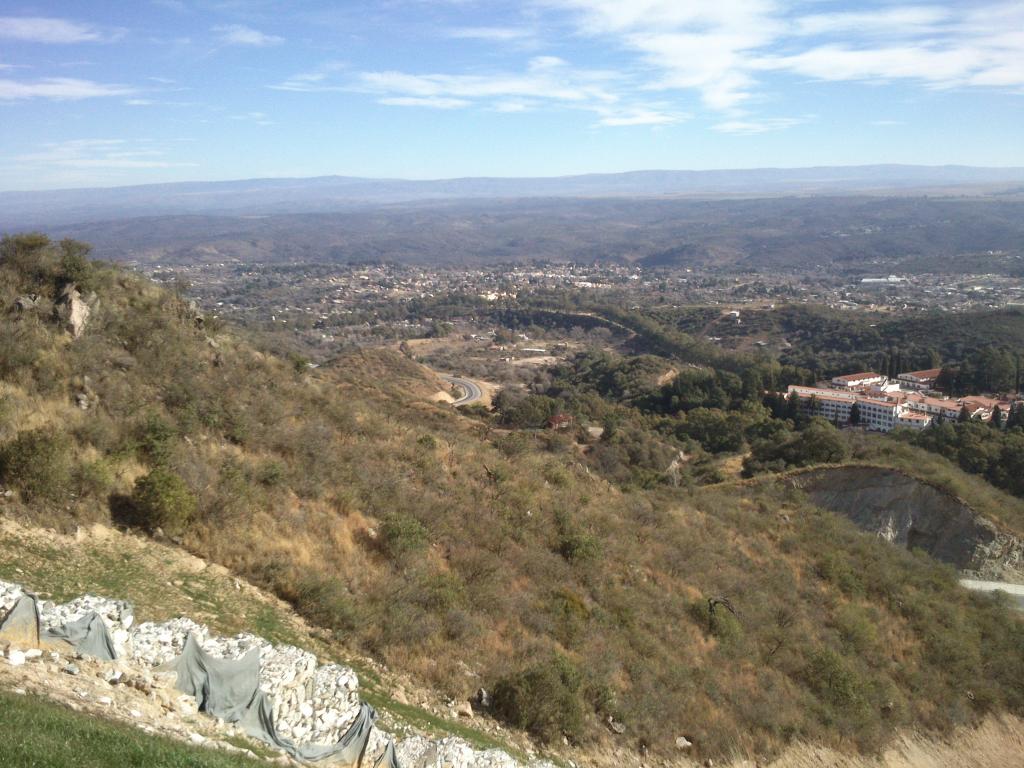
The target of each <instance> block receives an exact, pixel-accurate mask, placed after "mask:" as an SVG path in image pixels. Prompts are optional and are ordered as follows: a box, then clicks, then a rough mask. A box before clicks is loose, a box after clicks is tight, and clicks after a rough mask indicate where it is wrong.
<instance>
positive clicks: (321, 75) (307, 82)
mask: <svg viewBox="0 0 1024 768" xmlns="http://www.w3.org/2000/svg"><path fill="white" fill-rule="evenodd" d="M346 68H347V65H346V64H345V63H344V62H341V61H328V62H326V63H324V64H321V65H320V66H319V67H317V68H316V69H314V70H312V71H310V72H300V73H299V74H297V75H292V76H291V77H289V78H288V79H287V80H285V81H284V82H281V83H275V84H273V85H270V86H268V87H269V88H272V89H273V90H275V91H295V92H298V93H316V92H318V91H341V90H345V89H344V88H342V87H341V86H339V85H338V84H337V83H333V82H331V81H330V76H331V75H332V74H333V73H335V72H339V71H341V70H344V69H346Z"/></svg>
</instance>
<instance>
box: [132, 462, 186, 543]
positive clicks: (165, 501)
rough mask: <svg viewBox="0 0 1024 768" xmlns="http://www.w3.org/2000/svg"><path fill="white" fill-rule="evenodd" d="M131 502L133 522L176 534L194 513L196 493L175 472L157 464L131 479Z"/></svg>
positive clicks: (171, 534)
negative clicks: (133, 486)
mask: <svg viewBox="0 0 1024 768" xmlns="http://www.w3.org/2000/svg"><path fill="white" fill-rule="evenodd" d="M131 506H132V510H133V517H134V521H133V522H134V524H135V525H137V526H139V527H140V528H145V529H146V530H150V531H153V530H156V529H157V528H161V529H163V531H164V533H166V534H167V535H169V536H176V535H179V534H181V533H182V532H183V531H184V530H185V527H186V526H187V525H188V523H189V521H190V520H191V519H192V517H193V515H194V514H195V512H196V497H195V496H194V495H193V494H192V491H191V490H189V487H188V486H187V485H185V482H184V481H183V480H182V479H181V478H180V477H179V476H178V475H176V474H175V473H174V472H172V471H171V470H169V469H167V468H166V467H159V466H158V467H156V468H154V469H153V470H151V471H150V472H149V474H147V475H143V476H142V477H140V478H139V479H138V480H136V481H135V490H134V492H133V493H132V498H131Z"/></svg>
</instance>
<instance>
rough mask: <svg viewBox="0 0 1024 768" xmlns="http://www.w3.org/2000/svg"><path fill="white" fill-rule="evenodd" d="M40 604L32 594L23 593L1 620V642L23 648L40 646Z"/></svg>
mask: <svg viewBox="0 0 1024 768" xmlns="http://www.w3.org/2000/svg"><path fill="white" fill-rule="evenodd" d="M40 634H41V630H40V627H39V605H38V603H37V602H36V599H35V597H33V596H32V595H22V596H21V597H19V598H18V600H17V602H16V603H15V604H14V605H13V606H11V610H9V611H8V612H7V615H6V616H4V619H3V621H0V642H6V643H11V644H12V645H16V646H19V647H21V648H38V647H39V636H40Z"/></svg>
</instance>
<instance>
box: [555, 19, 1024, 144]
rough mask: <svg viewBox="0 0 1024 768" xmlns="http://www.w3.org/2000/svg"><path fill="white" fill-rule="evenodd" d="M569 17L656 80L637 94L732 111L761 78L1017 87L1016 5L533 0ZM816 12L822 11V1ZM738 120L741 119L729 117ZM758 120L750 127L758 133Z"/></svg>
mask: <svg viewBox="0 0 1024 768" xmlns="http://www.w3.org/2000/svg"><path fill="white" fill-rule="evenodd" d="M538 2H540V3H541V4H542V5H543V6H544V7H546V8H548V9H555V10H558V11H560V12H566V13H568V14H569V20H570V23H571V24H572V25H573V26H574V27H575V30H576V32H577V34H580V35H584V36H589V37H594V38H602V39H606V40H608V41H610V42H611V43H612V44H614V45H615V46H616V47H618V48H619V49H621V50H624V51H628V52H632V53H633V54H634V55H635V56H636V57H637V59H636V60H637V61H638V62H639V63H641V64H643V65H644V66H646V67H649V68H650V69H651V70H652V72H653V73H654V74H653V76H652V77H650V78H649V79H648V81H647V82H646V83H645V85H644V87H646V88H648V89H654V90H669V91H671V90H680V91H686V90H692V91H696V92H697V93H698V94H699V95H700V97H701V100H702V101H703V103H704V105H705V106H707V107H708V108H710V109H712V110H717V111H721V112H724V113H732V114H733V115H734V116H735V115H736V112H737V110H740V109H745V108H748V107H749V105H751V104H754V103H757V102H758V101H759V100H760V99H761V98H762V95H763V91H764V90H765V86H764V84H763V82H762V79H763V78H764V77H765V76H766V75H767V74H769V73H773V72H775V73H782V74H795V75H799V76H802V77H809V78H813V79H818V80H825V81H894V80H910V81H917V82H919V83H920V84H923V85H924V86H926V87H930V88H952V87H980V86H986V87H1009V88H1017V89H1020V88H1022V87H1024V56H1022V55H1021V51H1022V50H1024V4H1021V3H1020V2H1012V1H1010V2H1008V1H1007V0H988V1H987V2H986V1H985V0H979V1H978V2H972V3H969V4H968V3H963V4H959V3H956V4H953V3H946V4H938V3H936V4H909V3H908V4H902V5H901V4H893V3H873V2H866V3H864V4H863V7H862V8H861V9H859V10H857V11H855V12H850V11H842V12H839V11H836V12H819V13H806V12H802V11H805V9H807V8H808V7H813V6H814V5H815V4H813V3H811V4H803V5H801V4H787V3H782V2H778V1H777V0H719V1H718V2H713V3H712V2H707V3H696V2H674V1H673V0H630V1H629V2H624V1H622V0H538ZM819 7H828V6H826V5H820V6H819ZM733 122H737V123H738V124H742V122H743V121H727V122H726V123H723V124H724V125H730V124H732V123H733ZM762 123H763V121H762V122H759V123H756V124H757V125H761V124H762Z"/></svg>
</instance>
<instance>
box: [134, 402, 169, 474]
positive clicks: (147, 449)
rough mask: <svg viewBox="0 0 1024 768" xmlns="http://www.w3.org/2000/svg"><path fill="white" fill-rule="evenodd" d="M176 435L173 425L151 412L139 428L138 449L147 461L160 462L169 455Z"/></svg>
mask: <svg viewBox="0 0 1024 768" xmlns="http://www.w3.org/2000/svg"><path fill="white" fill-rule="evenodd" d="M176 436H177V433H176V431H175V429H174V427H173V425H171V424H170V423H169V422H168V421H167V420H166V419H164V418H163V417H162V416H158V415H156V414H151V415H150V416H148V417H147V418H146V421H145V422H144V423H143V424H142V426H141V427H140V429H139V438H138V439H139V449H140V450H141V451H142V455H143V456H145V457H146V458H147V459H148V460H149V461H151V462H152V463H154V464H161V463H163V462H165V461H166V460H167V458H168V457H169V456H170V454H171V451H172V449H173V447H174V438H175V437H176Z"/></svg>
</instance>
